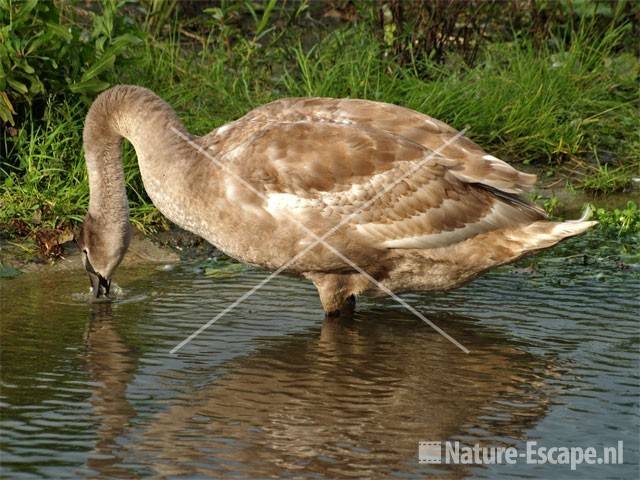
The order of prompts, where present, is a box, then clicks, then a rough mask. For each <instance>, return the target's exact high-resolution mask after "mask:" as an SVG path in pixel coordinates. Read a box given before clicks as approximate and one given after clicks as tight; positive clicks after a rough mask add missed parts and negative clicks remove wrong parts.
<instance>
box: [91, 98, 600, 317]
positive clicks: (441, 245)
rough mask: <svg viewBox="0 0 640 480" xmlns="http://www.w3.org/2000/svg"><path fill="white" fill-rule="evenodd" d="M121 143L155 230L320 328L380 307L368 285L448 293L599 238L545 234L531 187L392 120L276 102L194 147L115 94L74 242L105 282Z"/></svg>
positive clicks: (549, 228)
mask: <svg viewBox="0 0 640 480" xmlns="http://www.w3.org/2000/svg"><path fill="white" fill-rule="evenodd" d="M122 137H125V138H127V139H129V140H130V141H131V143H132V144H133V145H134V147H135V149H136V153H137V155H138V160H139V164H140V171H141V174H142V179H143V181H144V184H145V188H146V190H147V192H148V194H149V196H150V198H151V199H152V201H153V202H154V204H155V205H156V206H157V207H158V209H159V210H160V211H161V212H162V213H163V214H165V215H166V216H167V217H168V218H169V219H170V220H172V221H173V222H175V223H177V224H178V225H180V226H182V227H183V228H185V229H187V230H190V231H192V232H194V233H196V234H198V235H200V236H202V237H204V238H205V239H207V240H208V241H209V242H211V243H213V244H214V245H216V246H217V247H218V248H220V249H221V250H222V251H224V252H226V253H227V254H229V255H230V256H232V257H235V258H237V259H238V260H240V261H243V262H246V263H250V264H255V265H258V266H261V267H264V268H267V269H278V268H281V267H283V266H286V267H285V268H284V271H285V272H287V273H290V274H294V275H299V276H303V277H305V278H308V279H310V280H311V281H313V282H314V284H315V285H316V287H317V288H318V291H319V293H320V299H321V301H322V304H323V308H324V310H325V311H326V312H327V313H332V312H339V311H340V310H341V309H344V308H346V307H347V306H349V305H352V303H351V302H350V300H351V299H352V298H353V297H354V296H356V295H359V294H379V293H380V292H381V290H380V288H378V287H379V286H378V285H377V284H376V283H374V282H372V281H371V280H372V279H375V280H376V282H380V284H381V285H382V286H383V290H384V289H390V290H392V291H394V292H401V291H406V290H441V289H449V288H455V287H458V286H460V285H462V284H464V283H466V282H468V281H469V280H471V279H473V278H474V277H476V276H477V275H479V274H480V273H482V272H484V271H486V270H487V269H489V268H491V267H494V266H496V265H501V264H504V263H507V262H510V261H513V260H516V259H518V258H520V257H521V256H523V255H525V254H527V253H530V252H533V251H536V250H540V249H542V248H547V247H550V246H551V245H553V244H555V243H557V242H558V241H560V240H562V239H564V238H566V237H570V236H572V235H577V234H579V233H581V232H583V231H584V230H586V229H587V228H589V227H590V226H592V225H593V224H594V223H595V222H585V221H576V222H564V223H555V222H548V221H546V220H545V215H544V212H543V211H542V210H540V209H539V208H538V207H536V206H535V205H533V204H531V203H529V202H528V201H527V200H525V199H523V198H521V197H520V195H521V194H523V193H524V192H526V191H528V190H530V189H531V187H532V186H533V185H534V183H535V176H534V175H530V174H526V173H522V172H519V171H517V170H516V169H514V168H513V167H511V166H510V165H508V164H507V163H505V162H503V161H501V160H499V159H497V158H495V157H493V156H491V155H488V154H487V153H486V152H484V151H483V150H482V149H481V148H480V147H479V146H477V145H476V144H474V143H473V142H471V141H470V140H468V139H467V138H465V137H463V136H460V135H459V133H458V132H457V131H456V130H454V129H453V128H451V127H449V126H448V125H446V124H444V123H442V122H440V121H438V120H436V119H433V118H431V117H428V116H426V115H423V114H420V113H418V112H415V111H412V110H409V109H406V108H402V107H398V106H396V105H390V104H385V103H378V102H371V101H367V100H351V99H330V98H292V99H283V100H278V101H275V102H272V103H270V104H267V105H264V106H262V107H259V108H257V109H255V110H252V111H251V112H249V113H248V114H247V115H245V116H244V117H242V118H240V119H238V120H236V121H235V122H232V123H230V124H227V125H224V126H222V127H220V128H218V129H216V130H213V131H212V132H211V133H209V134H208V135H205V136H203V137H193V136H191V135H190V134H189V133H188V132H186V130H185V129H184V127H183V126H182V124H181V123H180V121H179V120H178V118H177V117H176V116H175V114H174V113H173V111H172V110H171V107H169V106H168V105H167V104H166V103H165V102H164V101H162V100H161V99H160V98H158V97H157V96H156V95H155V94H153V93H152V92H150V91H149V90H146V89H143V88H140V87H134V86H118V87H114V88H112V89H110V90H108V91H107V92H105V93H103V94H102V95H100V96H99V97H98V99H96V101H95V103H94V105H93V106H92V107H91V110H90V112H89V114H88V116H87V121H86V126H85V150H86V155H87V165H88V168H89V179H90V184H91V185H90V186H91V202H90V208H89V214H88V215H89V219H90V225H91V228H90V229H85V230H83V234H82V235H81V237H80V238H81V243H82V244H83V245H91V244H99V245H100V246H101V249H100V254H99V255H93V252H91V251H90V250H89V251H87V252H86V253H85V255H86V257H87V263H88V265H89V266H90V267H91V268H92V269H93V270H94V271H95V272H97V274H98V277H100V278H104V279H109V278H110V276H111V274H112V272H113V270H114V269H115V267H116V266H117V264H118V263H119V261H120V259H121V258H122V250H123V248H122V247H123V245H124V244H125V242H126V241H127V238H128V231H129V227H128V210H127V208H126V197H125V195H124V184H123V181H122V164H121V158H120V142H121V139H122ZM328 232H330V233H329V234H327V233H328ZM85 237H87V238H85ZM94 237H96V238H99V239H100V241H96V240H95V238H94ZM83 239H84V240H83ZM319 239H322V240H323V241H321V242H318V240H319ZM105 244H107V245H111V244H112V247H111V249H112V251H113V253H112V254H111V255H109V254H108V253H105V248H104V245H105ZM314 244H315V245H314ZM118 247H119V248H118ZM125 249H126V245H125ZM306 249H308V251H306V252H305V250H306ZM336 252H340V254H338V253H336ZM296 256H297V257H296ZM293 258H295V260H294V261H293V262H291V259H293ZM354 264H355V265H356V266H357V267H358V268H356V267H355V266H354ZM362 272H365V273H366V275H364V274H363V273H362ZM94 283H95V282H94ZM99 293H100V292H99V289H98V291H97V292H96V294H99Z"/></svg>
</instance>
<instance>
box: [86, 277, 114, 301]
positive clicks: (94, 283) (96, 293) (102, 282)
mask: <svg viewBox="0 0 640 480" xmlns="http://www.w3.org/2000/svg"><path fill="white" fill-rule="evenodd" d="M87 273H88V274H89V282H90V283H91V293H92V294H93V298H100V296H101V295H103V294H104V296H105V297H108V296H109V290H110V289H111V280H110V279H107V278H104V277H103V276H102V275H100V274H99V273H93V272H87Z"/></svg>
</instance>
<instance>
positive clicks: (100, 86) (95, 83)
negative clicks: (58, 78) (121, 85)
mask: <svg viewBox="0 0 640 480" xmlns="http://www.w3.org/2000/svg"><path fill="white" fill-rule="evenodd" d="M110 85H111V84H110V83H109V82H103V81H102V80H99V79H97V78H93V79H88V80H83V81H80V82H78V83H72V84H71V85H69V90H71V91H72V92H73V93H98V92H101V91H103V90H106V89H107V88H109V86H110Z"/></svg>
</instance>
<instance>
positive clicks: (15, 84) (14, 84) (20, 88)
mask: <svg viewBox="0 0 640 480" xmlns="http://www.w3.org/2000/svg"><path fill="white" fill-rule="evenodd" d="M7 83H9V86H10V87H11V88H13V89H14V90H15V91H16V92H19V93H22V94H23V95H25V94H27V93H28V92H29V89H28V88H27V86H26V85H25V84H24V83H22V82H19V81H18V80H14V79H13V78H9V79H7Z"/></svg>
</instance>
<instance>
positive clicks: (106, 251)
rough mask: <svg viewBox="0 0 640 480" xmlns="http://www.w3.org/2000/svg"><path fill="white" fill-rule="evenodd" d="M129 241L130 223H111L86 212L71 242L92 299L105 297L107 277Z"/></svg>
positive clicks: (107, 292) (125, 249)
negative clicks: (80, 258) (86, 275)
mask: <svg viewBox="0 0 640 480" xmlns="http://www.w3.org/2000/svg"><path fill="white" fill-rule="evenodd" d="M130 240H131V225H130V224H129V222H126V224H125V225H115V224H114V223H113V222H110V221H109V220H107V219H101V218H96V217H94V216H92V215H91V214H87V216H86V217H85V220H84V223H83V224H82V226H81V227H80V230H79V231H78V233H77V234H76V235H75V241H76V244H77V245H78V248H79V249H80V253H81V255H82V263H83V265H84V268H85V270H86V271H87V274H88V275H89V282H90V284H91V292H92V294H93V296H94V298H100V297H101V296H103V295H104V296H105V297H108V296H109V290H110V289H111V276H112V275H113V272H114V271H115V269H116V268H117V266H118V265H119V264H120V262H121V261H122V259H123V258H124V255H125V253H126V252H127V248H128V247H129V242H130Z"/></svg>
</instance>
